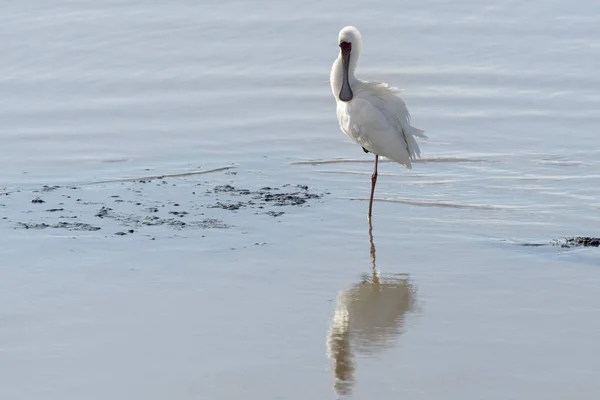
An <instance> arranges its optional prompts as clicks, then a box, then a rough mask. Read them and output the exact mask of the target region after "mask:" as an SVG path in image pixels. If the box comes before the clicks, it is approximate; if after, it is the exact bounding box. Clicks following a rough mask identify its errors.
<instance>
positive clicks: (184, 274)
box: [0, 0, 600, 399]
mask: <svg viewBox="0 0 600 400" xmlns="http://www.w3.org/2000/svg"><path fill="white" fill-rule="evenodd" d="M1 7H2V8H1V10H2V12H1V13H0V38H1V40H0V54H2V57H1V58H0V92H1V93H2V96H0V143H1V145H0V191H2V190H16V189H20V190H31V189H33V188H39V186H41V185H54V184H57V185H64V184H81V183H88V182H93V181H95V180H101V179H112V178H119V177H124V176H142V175H144V174H148V173H151V174H155V173H156V174H164V173H174V172H185V171H188V170H194V169H197V168H205V169H209V168H217V167H223V166H234V167H235V170H236V171H237V173H238V175H236V178H235V179H238V182H243V185H244V186H248V187H253V188H259V187H262V186H277V185H282V184H284V183H292V184H300V183H301V184H306V185H309V186H310V187H311V188H315V189H316V190H318V191H322V192H329V193H330V194H329V195H327V196H326V197H325V198H324V199H323V200H322V201H321V202H318V203H313V204H312V206H311V207H306V208H298V209H294V210H290V211H289V212H288V213H286V216H285V218H281V219H280V220H279V221H280V222H277V220H274V219H269V218H263V219H256V218H255V217H254V216H252V215H251V213H244V212H240V213H237V214H232V213H229V214H226V215H227V218H229V221H228V222H230V223H232V224H234V225H236V227H237V228H236V229H228V230H222V231H218V232H217V231H211V232H198V233H196V232H186V233H184V234H182V235H180V236H176V237H173V238H171V239H169V240H160V241H159V240H157V241H155V242H149V241H148V240H147V238H144V237H141V236H135V235H131V236H127V237H123V238H118V239H116V240H114V239H107V238H106V237H105V236H103V235H82V236H80V237H77V239H72V238H71V237H72V235H71V234H66V233H64V232H62V233H61V232H58V233H57V232H47V231H40V232H28V231H22V230H14V229H13V227H12V226H9V225H6V224H0V229H2V236H3V243H2V248H1V250H0V261H1V264H2V267H1V268H0V354H1V355H2V357H0V395H1V397H2V398H6V399H39V398H44V399H81V398H85V399H106V398H114V399H165V398H177V399H237V398H240V397H243V398H250V399H271V398H273V399H305V398H315V399H317V398H319V399H321V398H336V396H348V397H351V398H356V399H372V398H381V399H397V398H401V397H403V398H412V399H465V398H485V399H524V398H543V399H564V398H578V399H596V398H598V396H600V383H599V381H598V379H597V377H598V376H599V374H600V361H598V357H597V356H596V355H597V354H598V352H599V351H600V345H598V340H597V338H598V337H599V335H600V322H598V321H600V320H599V319H598V315H599V314H600V297H599V296H598V290H599V289H600V269H599V268H598V267H599V266H600V253H599V252H598V251H597V249H563V248H560V247H551V246H543V247H523V246H521V244H524V243H548V242H549V241H550V240H552V239H556V238H558V239H560V238H563V237H566V236H573V235H590V236H593V235H596V236H598V235H599V233H598V232H599V231H600V214H599V211H600V200H599V199H600V173H599V166H600V146H599V143H600V142H599V140H598V128H597V125H598V122H599V121H600V108H599V107H598V104H599V100H600V94H599V89H600V78H599V75H598V73H597V71H598V63H599V62H600V27H599V25H598V23H597V21H598V17H599V16H600V7H599V6H598V5H597V4H596V3H594V2H591V1H583V0H581V1H577V2H575V3H567V2H548V1H541V0H535V1H531V2H526V3H523V2H516V1H500V2H498V1H494V2H491V1H486V2H481V1H474V0H473V1H468V0H467V1H464V0H461V1H458V2H457V1H447V0H439V1H435V0H428V1H422V2H418V3H411V4H408V3H397V4H395V3H393V2H366V1H362V2H358V3H353V4H352V6H351V7H349V6H348V4H347V3H344V2H340V1H333V2H328V3H325V2H316V1H314V2H313V1H309V2H303V3H302V4H292V3H285V2H280V3H274V2H258V3H257V2H254V3H249V2H241V1H219V2H214V3H210V2H195V1H189V0H181V1H159V0H154V1H151V0H148V1H132V0H128V1H127V0H126V1H116V0H115V1H88V2H79V1H41V0H28V1H20V2H14V1H12V2H11V1H8V2H4V3H2V5H1ZM347 24H353V25H355V26H357V27H358V28H359V29H360V30H361V31H362V34H363V40H364V52H363V55H362V58H361V60H360V63H359V69H358V71H357V75H358V76H360V77H361V78H364V79H373V80H384V81H388V82H390V83H392V84H394V85H397V86H399V87H402V88H403V89H404V92H403V97H404V99H405V100H406V101H407V103H408V106H409V109H410V111H411V113H412V116H413V122H414V125H415V126H417V127H419V128H421V129H424V130H425V131H426V133H427V134H428V135H429V137H430V140H429V141H427V142H422V143H421V148H422V151H423V155H424V159H423V160H422V161H421V162H419V163H416V164H415V165H414V168H413V170H412V171H406V170H404V169H403V168H402V167H400V166H398V165H395V164H392V163H382V165H381V168H380V172H381V175H380V179H379V181H378V188H377V192H376V196H377V199H378V200H380V201H378V202H377V203H376V204H375V211H374V213H375V215H374V220H373V225H372V227H371V228H372V229H371V232H370V230H369V224H368V222H367V220H366V217H365V214H366V210H367V203H366V199H367V197H368V194H369V193H368V191H369V183H370V181H369V176H370V173H371V168H372V164H371V163H372V160H371V157H369V156H367V155H364V154H363V152H362V150H361V149H360V147H358V146H357V145H355V144H353V143H351V142H350V141H349V140H348V139H347V138H346V137H345V136H344V135H343V134H342V133H341V132H340V131H339V128H338V126H337V121H336V119H335V111H334V107H335V104H334V100H333V97H332V96H331V94H330V90H329V83H328V74H329V68H330V66H331V63H332V62H333V60H334V58H335V57H336V52H337V46H336V39H337V33H338V31H339V29H340V28H341V27H343V26H344V25H347ZM148 171H150V172H148ZM231 179H232V178H231V177H230V176H225V175H224V174H214V175H211V176H204V177H203V178H202V180H203V181H205V180H208V181H210V182H211V183H214V184H215V185H216V184H221V183H226V182H229V181H230V180H231ZM4 203H5V202H4V200H3V199H1V198H0V216H3V215H4V216H6V215H10V213H11V212H13V211H11V209H10V207H9V206H8V205H7V204H4ZM257 221H258V222H257ZM203 234H204V235H205V237H202V235H203ZM149 243H152V244H151V245H150V244H149ZM254 243H266V244H265V245H262V246H255V245H253V244H254Z"/></svg>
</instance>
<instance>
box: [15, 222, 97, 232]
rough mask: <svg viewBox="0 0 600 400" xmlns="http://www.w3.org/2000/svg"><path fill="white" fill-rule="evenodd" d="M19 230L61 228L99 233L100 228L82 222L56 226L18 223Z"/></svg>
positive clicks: (64, 223) (63, 223) (59, 223)
mask: <svg viewBox="0 0 600 400" xmlns="http://www.w3.org/2000/svg"><path fill="white" fill-rule="evenodd" d="M17 227H18V228H23V229H46V228H61V229H68V230H70V231H99V230H100V227H99V226H93V225H90V224H84V223H81V222H57V223H55V224H46V223H44V222H42V223H27V222H18V223H17Z"/></svg>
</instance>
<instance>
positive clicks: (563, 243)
mask: <svg viewBox="0 0 600 400" xmlns="http://www.w3.org/2000/svg"><path fill="white" fill-rule="evenodd" d="M519 245H520V246H523V247H542V246H550V245H551V246H557V247H562V248H566V249H570V248H572V247H600V238H596V237H589V236H574V237H571V238H566V239H554V240H552V241H550V242H549V243H520V244H519Z"/></svg>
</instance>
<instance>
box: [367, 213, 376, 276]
mask: <svg viewBox="0 0 600 400" xmlns="http://www.w3.org/2000/svg"><path fill="white" fill-rule="evenodd" d="M369 242H370V243H371V263H372V264H373V274H375V271H376V269H377V266H376V263H375V259H376V256H375V241H374V240H373V223H372V222H371V218H369Z"/></svg>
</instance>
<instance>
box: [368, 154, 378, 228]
mask: <svg viewBox="0 0 600 400" xmlns="http://www.w3.org/2000/svg"><path fill="white" fill-rule="evenodd" d="M378 163H379V156H378V155H377V154H375V170H374V171H373V175H372V176H371V199H370V200H369V218H371V214H372V211H373V195H374V194H375V184H376V183H377V164H378Z"/></svg>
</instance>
